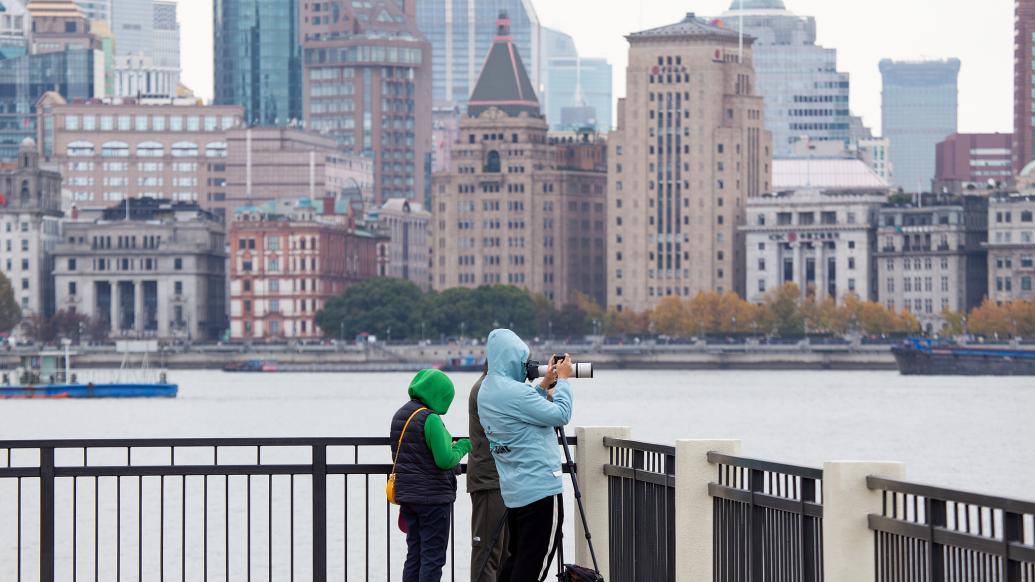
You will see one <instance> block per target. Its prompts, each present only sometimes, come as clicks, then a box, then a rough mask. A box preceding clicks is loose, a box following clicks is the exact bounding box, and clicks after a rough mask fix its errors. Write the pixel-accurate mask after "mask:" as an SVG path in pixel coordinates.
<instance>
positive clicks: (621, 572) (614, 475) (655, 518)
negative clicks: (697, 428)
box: [604, 437, 676, 582]
mask: <svg viewBox="0 0 1035 582" xmlns="http://www.w3.org/2000/svg"><path fill="white" fill-rule="evenodd" d="M604 446H605V447H608V448H610V449H611V455H610V462H609V463H608V464H607V465H604V474H605V475H606V476H607V495H608V509H609V516H608V521H609V527H608V529H609V534H610V554H611V559H610V573H611V577H610V582H654V581H668V580H674V579H675V575H676V560H675V555H676V515H675V508H676V502H675V494H676V489H675V474H676V457H675V455H676V450H675V448H674V447H668V446H662V445H654V444H649V443H641V442H635V441H627V440H621V439H613V438H606V437H605V438H604Z"/></svg>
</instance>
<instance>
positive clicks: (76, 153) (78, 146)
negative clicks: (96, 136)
mask: <svg viewBox="0 0 1035 582" xmlns="http://www.w3.org/2000/svg"><path fill="white" fill-rule="evenodd" d="M93 152H94V150H93V144H92V143H90V142H88V141H74V142H72V143H70V144H68V155H69V157H83V156H92V155H93Z"/></svg>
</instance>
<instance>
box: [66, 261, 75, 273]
mask: <svg viewBox="0 0 1035 582" xmlns="http://www.w3.org/2000/svg"><path fill="white" fill-rule="evenodd" d="M75 269H76V260H75V259H68V270H69V271H74V270H75Z"/></svg>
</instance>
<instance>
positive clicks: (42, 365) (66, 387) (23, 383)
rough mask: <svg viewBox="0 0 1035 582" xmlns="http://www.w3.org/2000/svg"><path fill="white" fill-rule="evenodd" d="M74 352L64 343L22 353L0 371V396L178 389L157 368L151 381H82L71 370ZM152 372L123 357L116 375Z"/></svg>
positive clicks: (160, 393)
mask: <svg viewBox="0 0 1035 582" xmlns="http://www.w3.org/2000/svg"><path fill="white" fill-rule="evenodd" d="M145 343H146V342H145ZM124 353H126V354H128V353H130V352H129V351H126V352H124ZM74 355H75V354H74V353H73V352H71V351H69V349H68V346H67V345H66V346H65V350H64V351H58V350H54V351H42V352H39V353H35V354H29V355H24V356H22V357H21V359H20V363H19V366H18V367H17V368H16V369H14V370H11V371H4V372H2V374H0V400H10V399H36V398H46V399H51V398H174V397H175V396H176V394H177V392H178V391H179V387H178V386H177V385H176V384H171V383H169V382H168V381H167V375H166V373H165V372H164V371H163V372H158V373H157V377H156V378H155V380H154V381H147V380H140V381H122V380H121V379H119V380H116V381H114V382H82V381H80V380H79V378H78V376H77V375H76V374H75V373H73V372H72V357H73V356H74ZM145 364H146V359H145ZM152 372H153V370H149V369H148V368H146V365H145V366H142V367H141V368H139V369H129V368H127V367H126V366H125V361H124V363H123V368H122V369H121V370H120V371H119V376H120V377H121V376H123V375H127V376H133V377H135V378H138V379H139V378H141V377H142V376H149V375H151V373H152Z"/></svg>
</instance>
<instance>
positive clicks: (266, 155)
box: [212, 127, 374, 217]
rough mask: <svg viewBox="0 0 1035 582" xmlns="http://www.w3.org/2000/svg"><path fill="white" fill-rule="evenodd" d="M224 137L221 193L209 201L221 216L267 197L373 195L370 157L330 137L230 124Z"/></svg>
mask: <svg viewBox="0 0 1035 582" xmlns="http://www.w3.org/2000/svg"><path fill="white" fill-rule="evenodd" d="M226 142H227V159H226V198H225V199H224V200H218V201H214V203H213V205H212V206H213V210H215V211H216V212H217V213H219V214H222V215H224V216H228V217H229V216H232V214H233V211H234V210H236V209H237V208H240V207H242V206H248V205H253V206H261V205H263V204H265V203H266V202H270V201H291V202H292V203H294V202H295V201H297V200H299V199H302V198H309V199H310V200H312V201H313V202H314V203H316V202H317V201H320V200H323V199H325V198H333V199H335V200H340V199H348V200H356V199H359V200H365V201H368V202H369V201H372V199H373V195H374V164H373V160H372V159H370V158H366V157H363V156H359V155H355V154H351V153H346V152H342V151H340V150H339V149H338V147H337V144H336V142H335V141H334V139H333V138H331V137H327V136H323V135H320V134H317V133H314V132H309V131H303V130H300V129H294V128H285V127H256V128H237V129H232V130H230V131H228V132H227V134H226Z"/></svg>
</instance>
